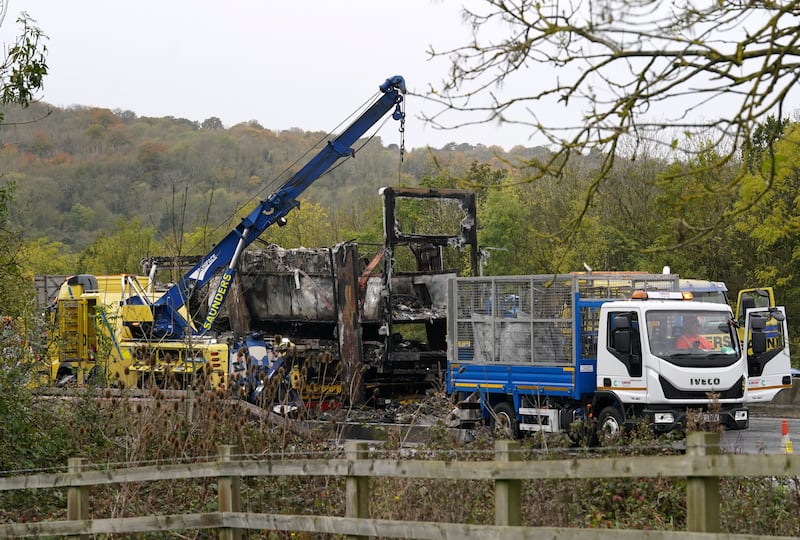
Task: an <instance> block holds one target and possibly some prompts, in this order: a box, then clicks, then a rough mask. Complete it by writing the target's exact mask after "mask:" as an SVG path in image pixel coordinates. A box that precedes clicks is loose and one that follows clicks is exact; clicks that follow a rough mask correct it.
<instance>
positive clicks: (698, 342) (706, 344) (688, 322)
mask: <svg viewBox="0 0 800 540" xmlns="http://www.w3.org/2000/svg"><path fill="white" fill-rule="evenodd" d="M675 348H676V349H703V350H709V349H713V348H714V345H713V344H712V343H711V341H709V340H708V339H706V338H705V337H703V336H701V335H700V321H699V320H698V319H697V317H685V320H684V321H683V331H682V332H681V335H680V336H678V339H677V340H676V341H675Z"/></svg>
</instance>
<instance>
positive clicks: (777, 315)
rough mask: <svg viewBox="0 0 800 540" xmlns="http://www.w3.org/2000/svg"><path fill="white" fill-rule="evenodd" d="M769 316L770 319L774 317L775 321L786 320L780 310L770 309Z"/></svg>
mask: <svg viewBox="0 0 800 540" xmlns="http://www.w3.org/2000/svg"><path fill="white" fill-rule="evenodd" d="M769 315H770V317H772V318H773V319H775V320H776V321H778V322H783V321H784V319H786V316H785V315H784V314H783V312H782V311H781V310H779V309H770V310H769Z"/></svg>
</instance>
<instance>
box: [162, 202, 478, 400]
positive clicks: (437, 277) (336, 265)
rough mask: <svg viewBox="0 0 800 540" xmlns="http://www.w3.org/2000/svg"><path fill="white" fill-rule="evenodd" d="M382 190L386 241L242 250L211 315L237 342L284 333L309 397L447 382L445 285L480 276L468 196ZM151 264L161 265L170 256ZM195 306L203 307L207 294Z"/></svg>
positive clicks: (375, 396)
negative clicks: (225, 296) (220, 304)
mask: <svg viewBox="0 0 800 540" xmlns="http://www.w3.org/2000/svg"><path fill="white" fill-rule="evenodd" d="M380 194H381V196H382V198H383V207H384V208H383V214H384V215H383V222H384V243H383V244H382V245H378V246H376V245H374V244H372V245H369V244H364V243H362V244H359V243H357V242H343V243H340V244H337V245H336V246H334V247H332V248H297V249H284V248H281V247H279V246H276V245H268V246H267V247H266V248H264V249H257V250H255V249H249V250H247V251H245V252H244V253H242V256H241V259H240V260H239V264H238V267H239V268H238V273H237V276H236V281H235V282H234V284H233V286H232V291H231V293H230V297H229V300H228V303H227V305H226V306H225V307H224V308H223V310H222V313H221V315H220V318H219V319H218V320H217V325H218V327H219V328H221V329H222V328H224V327H225V326H226V325H227V326H228V327H229V328H228V329H229V330H232V331H233V332H235V333H239V334H242V335H244V334H247V333H249V332H258V333H261V334H262V335H264V336H265V337H268V339H272V340H273V341H274V340H280V339H282V338H288V339H289V341H290V342H291V343H292V344H293V346H294V347H295V348H296V354H295V356H296V357H297V358H298V362H299V363H300V364H301V368H300V369H299V372H298V374H297V375H296V377H300V378H301V379H302V380H301V381H299V382H298V384H299V385H301V386H302V387H303V388H305V389H306V392H305V394H306V395H307V396H308V397H309V399H312V400H314V399H327V398H328V397H331V396H332V395H333V394H337V396H336V397H339V396H341V398H342V399H344V400H346V401H349V402H350V403H354V404H356V403H363V402H370V403H372V404H380V402H381V401H382V400H384V399H386V398H390V397H395V398H396V397H399V396H403V395H408V394H415V393H419V392H421V391H424V389H425V388H430V387H431V386H432V385H433V384H435V383H437V382H441V381H443V377H444V370H445V367H446V364H447V341H446V331H447V283H448V280H449V279H450V278H452V277H457V276H461V275H473V276H474V275H477V269H478V243H477V226H476V223H477V221H476V201H475V194H474V192H471V191H464V190H455V189H426V188H391V187H386V188H382V189H381V190H380ZM429 208H437V209H438V210H435V211H432V210H429ZM420 210H422V211H420ZM419 215H425V216H427V219H428V220H429V222H427V223H420V222H419V221H418V218H419ZM432 215H438V216H439V218H438V221H437V219H436V218H434V219H431V218H430V216H432ZM405 248H408V249H405ZM156 262H158V263H159V264H161V268H165V267H166V264H165V263H166V262H168V259H166V258H165V259H163V260H158V261H156ZM462 267H463V268H468V271H466V272H465V271H462V269H461V268H462ZM192 303H193V304H197V305H200V304H203V305H206V306H207V305H208V298H207V297H206V298H193V299H192ZM192 312H195V310H194V309H193V310H192Z"/></svg>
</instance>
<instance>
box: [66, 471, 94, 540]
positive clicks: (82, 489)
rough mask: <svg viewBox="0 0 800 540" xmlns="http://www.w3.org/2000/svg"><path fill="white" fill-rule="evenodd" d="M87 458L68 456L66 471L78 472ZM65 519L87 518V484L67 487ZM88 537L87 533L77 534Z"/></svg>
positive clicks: (81, 519)
mask: <svg viewBox="0 0 800 540" xmlns="http://www.w3.org/2000/svg"><path fill="white" fill-rule="evenodd" d="M86 462H87V460H86V459H85V458H69V460H68V461H67V472H69V473H79V472H81V471H82V470H83V467H84V465H86ZM67 519H68V520H70V521H83V520H87V519H89V486H75V487H70V488H67ZM78 538H81V539H88V538H89V535H88V534H82V535H80V536H78Z"/></svg>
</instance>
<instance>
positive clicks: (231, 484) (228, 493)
mask: <svg viewBox="0 0 800 540" xmlns="http://www.w3.org/2000/svg"><path fill="white" fill-rule="evenodd" d="M235 449H236V447H235V446H233V445H229V444H222V445H220V446H219V447H218V448H217V455H218V456H219V460H220V461H221V462H224V461H231V457H232V455H233V452H234V450H235ZM217 497H218V499H219V501H218V502H217V504H218V508H219V511H220V512H239V511H241V498H240V493H239V477H238V476H220V477H219V478H217ZM241 538H242V531H241V530H239V529H231V528H229V527H226V528H221V529H220V530H219V539H220V540H240V539H241Z"/></svg>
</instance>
